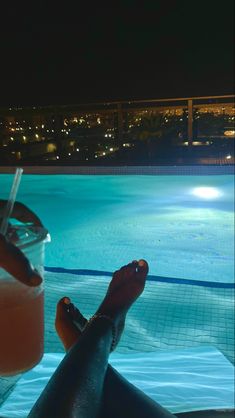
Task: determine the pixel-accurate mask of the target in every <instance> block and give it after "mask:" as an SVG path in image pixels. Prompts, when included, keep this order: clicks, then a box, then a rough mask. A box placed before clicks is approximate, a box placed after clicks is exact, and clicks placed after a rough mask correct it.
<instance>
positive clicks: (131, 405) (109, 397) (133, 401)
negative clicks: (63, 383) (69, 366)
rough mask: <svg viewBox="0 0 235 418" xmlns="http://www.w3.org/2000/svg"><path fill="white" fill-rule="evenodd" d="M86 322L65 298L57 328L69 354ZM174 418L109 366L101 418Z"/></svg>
mask: <svg viewBox="0 0 235 418" xmlns="http://www.w3.org/2000/svg"><path fill="white" fill-rule="evenodd" d="M86 323H87V320H86V319H85V318H84V317H83V316H82V314H81V313H80V311H79V310H78V309H77V308H76V307H75V306H74V305H73V304H72V303H70V300H69V298H66V297H65V298H62V299H61V300H60V301H59V303H58V304H57V310H56V321H55V326H56V330H57V333H58V335H59V337H60V339H61V341H62V343H63V345H64V347H65V350H66V351H67V350H69V349H70V348H71V347H72V346H73V345H74V344H75V343H76V342H77V341H78V340H79V339H80V338H81V333H82V331H83V329H84V327H85V326H86ZM173 416H174V415H172V414H171V413H169V412H168V411H167V410H166V409H164V408H162V407H161V406H160V405H159V404H157V403H156V402H154V401H153V400H152V399H151V398H149V397H148V396H147V395H145V394H144V393H143V392H142V391H141V390H139V389H137V388H136V387H135V386H134V385H132V384H131V383H129V382H128V381H127V380H126V379H125V378H124V377H123V376H121V375H120V373H118V372H117V371H116V370H115V369H114V368H113V367H111V366H110V365H108V367H107V371H106V376H105V380H104V388H103V402H102V408H101V413H100V417H101V418H110V417H112V418H120V417H122V418H143V417H145V418H157V417H162V418H164V417H166V418H167V417H173Z"/></svg>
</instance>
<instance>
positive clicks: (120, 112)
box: [117, 103, 123, 145]
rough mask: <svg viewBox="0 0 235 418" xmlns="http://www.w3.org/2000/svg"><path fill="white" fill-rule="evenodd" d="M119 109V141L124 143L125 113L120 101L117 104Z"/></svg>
mask: <svg viewBox="0 0 235 418" xmlns="http://www.w3.org/2000/svg"><path fill="white" fill-rule="evenodd" d="M117 110H118V114H117V116H118V142H119V145H121V144H122V141H123V113H122V105H121V103H118V105H117Z"/></svg>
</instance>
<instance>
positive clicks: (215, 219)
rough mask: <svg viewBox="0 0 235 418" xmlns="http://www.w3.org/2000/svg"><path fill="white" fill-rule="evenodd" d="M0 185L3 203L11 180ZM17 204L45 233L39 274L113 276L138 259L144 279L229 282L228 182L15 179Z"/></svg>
mask: <svg viewBox="0 0 235 418" xmlns="http://www.w3.org/2000/svg"><path fill="white" fill-rule="evenodd" d="M0 181H1V196H2V197H4V198H7V197H8V194H9V190H10V187H11V182H12V175H1V176H0ZM18 199H19V200H21V201H23V202H24V203H25V204H27V205H28V206H29V207H31V208H32V209H33V210H34V211H35V212H36V213H37V214H38V215H39V216H40V217H41V219H42V221H43V223H44V224H45V226H46V227H47V228H48V229H49V231H50V233H51V238H52V242H51V243H50V244H49V245H48V247H47V252H46V265H47V266H57V267H58V266H59V267H66V268H82V269H94V270H105V271H113V270H115V269H117V268H118V267H120V266H121V265H123V264H125V263H128V262H129V261H130V260H133V259H136V258H137V259H138V258H145V259H146V260H148V262H149V265H150V274H154V275H160V276H166V277H179V278H186V279H195V280H203V281H204V280H206V281H218V282H232V281H233V274H234V265H233V258H234V239H233V231H234V216H233V210H234V178H233V176H232V175H222V176H216V175H214V176H195V175H194V176H177V175H175V176H146V175H143V176H130V175H124V176H123V175H121V176H117V175H116V176H112V175H107V176H102V175H101V176H96V175H43V176H41V175H23V176H22V182H21V185H20V189H19V194H18Z"/></svg>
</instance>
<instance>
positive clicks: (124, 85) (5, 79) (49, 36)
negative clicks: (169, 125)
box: [0, 0, 234, 106]
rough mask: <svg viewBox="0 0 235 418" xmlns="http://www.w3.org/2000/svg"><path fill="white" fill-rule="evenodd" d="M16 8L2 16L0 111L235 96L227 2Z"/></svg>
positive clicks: (174, 0) (229, 0) (176, 0)
mask: <svg viewBox="0 0 235 418" xmlns="http://www.w3.org/2000/svg"><path fill="white" fill-rule="evenodd" d="M21 3H22V2H18V5H9V6H5V10H4V11H3V10H2V11H1V28H0V35H1V37H0V45H1V47H0V48H1V49H0V54H1V65H0V68H1V79H0V80H1V92H0V106H9V105H10V106H11V105H19V106H20V105H39V104H41V105H47V104H72V103H74V104H76V103H83V102H98V101H109V100H125V99H150V98H164V97H165V98H172V97H187V96H200V95H222V94H232V93H233V91H234V83H233V59H234V57H233V55H234V53H233V45H234V17H233V16H234V11H233V4H234V2H233V0H223V1H222V0H204V1H190V0H187V1H184V0H172V1H171V0H168V1H167V0H164V1H160V0H154V1H150V0H144V1H142V2H138V1H133V0H125V1H119V2H118V1H113V2H109V6H107V7H105V6H102V4H101V3H100V4H99V6H98V4H97V3H98V2H93V3H92V2H85V1H84V3H81V2H76V3H74V4H76V7H75V6H74V4H72V3H70V2H68V1H67V2H63V4H62V5H60V4H59V3H57V5H56V4H54V5H53V7H52V6H48V5H47V6H45V5H42V4H36V3H35V2H31V6H27V7H26V6H23V5H22V4H21ZM38 3H39V2H38ZM93 4H94V5H93ZM111 4H112V5H111Z"/></svg>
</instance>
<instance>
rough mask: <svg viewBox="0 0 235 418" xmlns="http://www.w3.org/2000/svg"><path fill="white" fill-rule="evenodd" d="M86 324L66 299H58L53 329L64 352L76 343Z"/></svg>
mask: <svg viewBox="0 0 235 418" xmlns="http://www.w3.org/2000/svg"><path fill="white" fill-rule="evenodd" d="M86 324H87V320H86V318H84V316H82V314H81V312H80V311H79V310H78V309H77V308H76V307H75V306H74V305H73V303H71V301H70V299H69V298H68V297H66V296H65V297H63V298H62V299H60V301H59V302H58V303H57V308H56V319H55V328H56V331H57V334H58V336H59V337H60V339H61V341H62V343H63V345H64V348H65V350H66V351H68V350H69V349H70V348H71V347H72V346H73V345H74V344H75V343H76V342H77V340H78V339H79V337H80V335H81V333H82V331H83V329H84V328H85V326H86Z"/></svg>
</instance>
